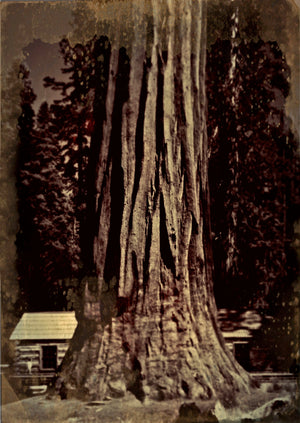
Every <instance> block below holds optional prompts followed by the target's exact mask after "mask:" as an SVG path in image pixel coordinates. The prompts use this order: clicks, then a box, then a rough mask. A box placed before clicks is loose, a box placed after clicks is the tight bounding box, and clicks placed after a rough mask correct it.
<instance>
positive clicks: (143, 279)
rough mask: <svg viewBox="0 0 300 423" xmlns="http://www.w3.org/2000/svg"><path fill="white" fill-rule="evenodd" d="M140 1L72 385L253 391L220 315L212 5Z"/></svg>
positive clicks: (118, 70) (120, 76)
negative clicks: (207, 15)
mask: <svg viewBox="0 0 300 423" xmlns="http://www.w3.org/2000/svg"><path fill="white" fill-rule="evenodd" d="M130 7H131V12H132V16H133V20H132V22H133V23H132V25H133V27H132V39H131V46H130V49H128V51H127V52H126V51H125V50H124V49H121V50H120V51H118V50H117V49H116V45H115V46H112V53H111V55H110V72H109V81H108V88H107V98H106V119H105V121H104V124H103V131H102V137H101V139H99V143H101V147H100V156H99V163H98V168H97V180H96V191H97V198H96V200H97V201H96V203H97V205H96V213H97V216H98V228H97V233H96V236H95V239H94V259H95V264H96V268H97V281H96V282H95V281H94V282H93V281H92V280H89V281H87V282H86V285H85V286H84V288H83V302H82V309H81V310H79V311H78V313H77V315H78V320H79V325H78V329H77V331H76V333H75V336H74V339H73V341H72V345H71V348H70V351H69V354H68V356H67V359H66V361H65V363H64V367H63V370H62V373H61V377H62V378H63V379H64V382H65V384H66V385H67V386H68V388H69V392H70V391H72V390H74V392H80V394H81V395H82V394H83V393H85V394H87V395H89V396H90V397H93V398H95V399H96V398H97V399H99V398H103V397H105V396H107V395H109V396H118V395H123V394H124V393H125V391H126V390H130V391H132V392H134V393H135V395H136V396H137V397H138V398H140V399H143V398H144V397H145V396H148V395H149V396H150V397H151V398H157V399H164V398H173V397H178V396H182V397H188V398H211V397H213V396H218V397H219V398H220V397H222V398H225V397H226V396H228V395H229V396H230V395H232V394H234V393H235V392H237V391H243V390H248V388H249V377H248V375H247V374H246V372H244V371H243V369H241V367H240V366H239V365H238V364H237V363H236V361H235V360H234V358H233V356H232V355H231V353H230V352H229V351H228V350H227V349H226V347H225V344H224V340H223V338H222V336H221V333H220V331H219V329H218V326H217V322H216V306H215V301H214V296H213V281H212V254H211V240H210V224H209V192H208V180H207V174H208V170H207V167H208V163H207V161H208V155H207V137H206V122H205V109H206V101H205V89H204V88H205V87H204V80H205V77H204V72H205V33H206V28H205V19H204V12H205V10H204V9H205V3H204V1H201V0H184V1H183V0H179V1H178V2H177V1H174V0H169V1H166V2H161V1H156V0H154V1H153V3H152V5H151V7H150V8H149V4H147V5H145V4H143V2H142V1H138V2H136V3H132V4H131V6H130ZM146 9H147V12H146ZM149 10H150V11H151V14H152V16H150V17H149ZM116 38H117V37H116ZM147 52H148V53H149V52H150V54H149V56H150V57H147ZM127 54H128V55H127ZM216 101H217V100H216Z"/></svg>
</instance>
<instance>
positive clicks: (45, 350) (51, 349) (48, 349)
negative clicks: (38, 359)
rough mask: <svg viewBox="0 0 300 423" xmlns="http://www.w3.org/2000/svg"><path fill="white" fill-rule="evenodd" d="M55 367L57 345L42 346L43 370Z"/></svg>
mask: <svg viewBox="0 0 300 423" xmlns="http://www.w3.org/2000/svg"><path fill="white" fill-rule="evenodd" d="M56 367H57V346H56V345H44V346H42V368H43V369H44V370H55V369H56Z"/></svg>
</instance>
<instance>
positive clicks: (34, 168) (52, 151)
mask: <svg viewBox="0 0 300 423" xmlns="http://www.w3.org/2000/svg"><path fill="white" fill-rule="evenodd" d="M21 96H22V109H23V113H22V115H21V117H20V118H19V136H20V147H19V166H18V191H19V215H20V220H19V224H20V230H19V233H18V238H17V247H18V253H19V254H18V271H19V280H20V286H21V288H22V293H23V294H24V295H25V297H26V298H25V297H24V298H22V296H21V302H20V306H21V307H22V300H24V301H23V302H24V305H23V306H26V307H28V308H29V309H30V310H34V311H37V310H45V309H46V310H47V309H61V308H65V307H66V306H67V304H66V300H65V295H64V293H63V291H64V287H63V284H62V282H59V281H62V280H63V279H64V278H66V277H70V275H72V274H73V273H74V271H75V269H74V267H75V266H76V263H78V259H79V258H78V251H77V250H78V247H77V245H76V240H75V239H74V237H76V232H75V231H74V228H73V227H74V211H73V207H72V202H71V201H70V199H69V197H70V192H69V191H70V187H69V186H68V181H67V180H66V178H65V177H64V175H63V172H62V166H63V162H62V161H61V156H62V155H61V148H62V146H61V143H60V139H59V138H58V137H57V136H55V135H57V131H56V130H55V129H54V124H53V117H52V114H51V111H50V110H49V108H48V105H47V103H43V104H42V105H41V107H40V110H39V113H38V115H37V117H36V121H35V119H34V113H33V109H32V101H33V100H34V95H33V93H32V90H31V87H30V82H29V79H28V76H27V75H26V79H25V84H24V90H23V92H22V93H21ZM23 104H24V105H23Z"/></svg>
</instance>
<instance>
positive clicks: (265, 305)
mask: <svg viewBox="0 0 300 423" xmlns="http://www.w3.org/2000/svg"><path fill="white" fill-rule="evenodd" d="M271 3H272V2H268V1H266V2H264V4H263V6H262V5H261V3H259V2H256V1H249V2H247V3H245V2H238V1H236V2H233V3H232V2H224V1H212V2H209V3H208V22H207V27H208V51H207V66H206V90H207V99H208V107H207V125H208V139H209V149H210V167H209V177H210V190H211V194H210V195H211V219H212V222H211V224H212V239H213V254H214V282H215V286H214V289H215V296H216V301H217V305H218V306H219V307H222V308H234V309H248V308H251V309H253V308H254V309H256V310H258V311H259V312H260V313H261V315H262V316H263V318H264V319H266V316H269V317H270V316H271V317H272V319H271V323H269V325H271V328H272V330H269V332H268V333H270V334H271V336H274V333H275V334H276V336H283V339H284V343H285V347H284V348H285V349H286V354H287V355H289V357H290V355H291V354H293V357H296V354H297V352H296V350H297V346H296V345H295V344H294V339H296V335H295V334H296V333H297V327H295V323H294V322H295V321H294V320H293V319H294V316H295V309H296V307H297V298H296V293H295V280H296V275H297V257H296V250H295V248H294V247H295V234H294V227H295V222H296V221H297V220H298V219H299V192H298V182H299V174H298V173H297V172H298V157H297V149H298V135H297V130H296V128H295V125H293V122H292V120H291V119H290V118H289V116H288V115H287V112H286V101H287V99H288V96H289V94H290V81H291V67H290V66H289V64H288V63H287V60H286V56H285V52H284V51H283V49H282V48H281V47H280V44H279V42H277V41H274V38H272V41H270V40H269V38H268V37H267V36H266V35H268V29H267V28H266V27H265V25H266V24H265V21H264V18H263V16H264V15H265V14H266V13H267V11H269V12H270V10H271V8H272V4H271ZM281 5H282V7H286V8H287V9H285V10H288V9H289V8H290V6H289V3H288V2H281ZM289 10H290V11H291V9H289ZM272 13H274V11H272ZM273 21H274V23H275V24H276V26H280V25H281V26H282V27H281V28H278V27H277V28H276V30H278V33H280V34H281V37H283V38H284V37H289V35H288V28H286V26H285V22H284V20H283V21H280V20H278V19H275V18H274V19H273ZM82 23H84V25H82ZM72 25H73V39H76V40H77V41H78V40H82V41H81V42H74V41H73V39H72V37H69V38H62V39H61V41H60V43H59V46H57V49H58V50H59V52H60V55H61V57H62V59H63V63H64V65H63V69H62V73H61V75H59V74H58V75H57V74H56V75H55V76H54V77H53V75H52V74H45V75H43V77H44V86H45V88H46V89H47V90H48V91H49V92H51V93H52V94H49V96H50V97H52V98H53V96H54V98H55V100H54V101H48V102H47V101H46V102H42V103H41V104H39V105H38V106H37V102H36V100H37V95H36V93H35V92H34V89H33V85H34V83H33V81H31V79H32V77H31V72H30V71H31V70H30V69H28V65H26V62H25V63H24V64H22V65H21V66H19V64H18V63H16V64H15V66H14V67H13V68H12V70H11V74H10V76H9V79H8V81H7V82H8V84H7V88H6V91H5V92H4V100H6V101H7V102H11V101H13V102H14V103H15V104H20V107H21V113H20V112H19V113H18V112H15V111H14V110H12V108H11V109H7V110H6V112H5V113H7V114H9V113H12V114H13V115H14V119H15V121H16V122H18V140H19V142H18V149H17V166H16V181H17V194H18V214H19V226H18V231H17V237H16V248H17V255H16V270H17V286H18V292H17V294H16V293H13V294H11V293H10V290H9V289H6V288H7V285H9V281H8V280H6V281H5V283H4V284H3V287H2V289H3V294H2V296H3V301H5V302H7V303H8V304H7V305H6V307H7V310H9V311H10V312H11V313H12V314H13V315H14V316H16V318H18V317H19V316H21V314H22V313H23V312H24V311H42V310H72V309H74V308H76V304H77V301H78V296H80V295H81V292H80V291H79V289H78V288H79V287H80V286H81V284H80V282H81V281H82V279H83V278H87V279H88V281H89V284H90V285H91V286H92V284H93V280H94V278H95V269H94V267H93V254H92V248H93V234H94V231H95V225H96V221H95V217H94V216H93V215H92V214H89V213H90V210H91V209H92V208H91V207H90V205H91V204H93V202H94V200H95V191H94V186H93V181H94V180H95V172H96V166H97V157H98V155H99V145H98V143H97V139H99V137H101V130H102V123H103V121H104V120H105V98H106V90H107V82H108V65H109V57H110V54H111V41H110V40H111V39H112V38H108V37H107V36H103V35H102V34H106V32H105V30H104V29H105V28H101V30H102V31H101V30H99V28H98V29H97V22H96V19H95V18H93V17H92V16H91V14H89V13H88V10H86V9H85V8H81V7H78V8H77V9H75V10H74V12H73V22H72ZM104 26H105V25H104ZM275 32H276V31H275ZM95 33H97V35H95ZM74 34H75V35H74ZM125 44H126V43H125ZM125 44H124V45H125ZM120 57H121V64H122V65H121V67H120V69H119V73H118V77H117V78H118V84H119V85H118V87H119V93H120V99H121V103H120V104H122V101H125V100H126V95H127V94H126V92H125V91H124V90H123V91H122V87H123V86H126V83H124V82H126V78H128V74H129V68H130V54H129V52H127V51H126V49H125V48H124V49H122V50H121V51H120ZM233 63H234V65H233ZM146 67H147V62H145V68H146ZM16 73H17V75H18V79H17V78H16ZM16 87H19V89H20V90H21V91H20V90H19V91H20V96H18V95H14V96H13V97H11V96H10V93H12V92H17V91H18V89H16ZM53 93H55V94H53ZM216 99H217V100H216ZM119 112H120V113H121V111H119ZM95 116H102V119H103V120H102V121H99V119H97V120H95V118H94V117H95ZM119 118H120V116H118V114H116V116H115V117H114V119H115V125H116V126H115V127H116V130H118V124H117V122H118V119H119ZM7 131H8V132H9V131H11V132H12V133H13V128H7ZM114 187H115V189H116V190H118V181H114ZM120 195H122V193H121V192H120ZM113 260H114V256H113V254H112V256H111V261H112V263H111V264H110V266H113ZM298 294H299V292H298ZM108 300H109V299H108ZM282 319H284V320H285V323H284V325H283V326H282V325H279V324H278V322H279V321H281V320H282ZM268 321H270V319H269V320H268ZM269 327H270V326H269ZM265 342H266V343H267V342H268V341H267V339H265ZM287 345H288V348H287ZM278 348H282V346H280V347H278ZM5 356H7V357H8V356H9V349H6V350H5V355H4V357H5Z"/></svg>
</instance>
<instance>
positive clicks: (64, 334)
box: [9, 311, 77, 341]
mask: <svg viewBox="0 0 300 423" xmlns="http://www.w3.org/2000/svg"><path fill="white" fill-rule="evenodd" d="M76 326H77V320H76V318H75V312H74V311H64V312H40V313H24V314H23V316H22V317H21V319H20V321H19V323H18V324H17V326H16V327H15V329H14V331H13V333H12V334H11V336H10V338H9V339H10V340H12V341H17V340H18V341H24V340H41V339H43V340H51V339H71V338H72V337H73V333H74V331H75V329H76Z"/></svg>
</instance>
